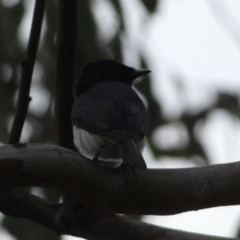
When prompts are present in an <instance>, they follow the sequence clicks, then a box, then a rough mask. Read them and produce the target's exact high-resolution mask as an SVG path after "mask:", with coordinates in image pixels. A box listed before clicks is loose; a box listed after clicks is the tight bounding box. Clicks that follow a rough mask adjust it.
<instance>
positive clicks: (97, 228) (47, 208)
mask: <svg viewBox="0 0 240 240" xmlns="http://www.w3.org/2000/svg"><path fill="white" fill-rule="evenodd" d="M0 211H1V212H3V213H4V214H7V215H10V216H12V217H17V218H20V217H21V218H27V219H31V220H33V221H35V222H37V223H39V224H41V225H43V226H45V227H47V228H50V229H52V230H54V231H56V232H57V233H58V234H67V235H72V236H76V237H84V238H86V239H90V240H128V239H132V240H152V239H156V240H157V239H158V240H220V239H222V240H224V239H225V240H227V239H229V240H230V239H232V238H221V237H213V236H206V235H200V234H193V233H187V232H183V231H177V230H171V229H167V228H163V227H157V226H154V225H151V224H147V223H143V222H139V221H136V220H132V219H128V218H126V217H123V216H118V215H114V214H108V213H97V214H96V213H95V212H91V210H90V209H85V208H82V209H79V210H78V211H77V212H76V213H75V215H73V216H71V219H61V218H60V216H61V211H62V205H61V204H50V203H48V202H46V201H45V200H44V199H42V198H39V197H36V196H33V195H31V194H29V193H27V192H25V191H23V190H19V189H0Z"/></svg>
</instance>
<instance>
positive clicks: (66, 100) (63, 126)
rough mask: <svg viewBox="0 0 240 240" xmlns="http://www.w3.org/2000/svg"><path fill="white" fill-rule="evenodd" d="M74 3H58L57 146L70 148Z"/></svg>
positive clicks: (75, 29)
mask: <svg viewBox="0 0 240 240" xmlns="http://www.w3.org/2000/svg"><path fill="white" fill-rule="evenodd" d="M76 36H77V1H76V0H68V1H66V0H59V12H58V30H57V73H56V75H57V76H56V77H57V80H56V93H55V94H56V95H55V121H56V128H57V142H58V145H60V146H62V147H65V148H69V149H74V146H73V134H72V124H71V109H72V104H73V97H72V95H73V94H72V93H73V90H72V87H73V82H74V77H75V76H74V75H75V55H76V54H75V53H76Z"/></svg>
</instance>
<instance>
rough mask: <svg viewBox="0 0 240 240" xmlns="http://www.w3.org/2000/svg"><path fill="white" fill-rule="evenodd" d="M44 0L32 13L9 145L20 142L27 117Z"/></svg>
mask: <svg viewBox="0 0 240 240" xmlns="http://www.w3.org/2000/svg"><path fill="white" fill-rule="evenodd" d="M44 6H45V0H36V2H35V8H34V13H33V20H32V26H31V32H30V37H29V41H28V46H27V54H26V60H23V61H22V64H21V66H22V72H21V79H20V88H19V94H18V99H17V110H16V114H15V117H14V121H13V124H12V128H11V132H10V138H9V143H10V144H12V143H17V142H19V140H20V137H21V133H22V129H23V124H24V121H25V118H26V115H27V110H28V104H29V101H30V100H31V98H30V96H29V91H30V86H31V79H32V73H33V68H34V63H35V59H36V54H37V49H38V43H39V38H40V33H41V28H42V21H43V15H44Z"/></svg>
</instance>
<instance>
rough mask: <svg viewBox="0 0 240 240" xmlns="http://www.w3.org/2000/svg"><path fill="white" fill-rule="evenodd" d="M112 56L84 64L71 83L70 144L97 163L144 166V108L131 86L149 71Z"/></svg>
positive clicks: (145, 124) (112, 165)
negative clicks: (72, 87) (73, 97)
mask: <svg viewBox="0 0 240 240" xmlns="http://www.w3.org/2000/svg"><path fill="white" fill-rule="evenodd" d="M150 72H151V71H150V70H147V69H140V70H136V69H134V68H132V67H128V66H126V65H124V64H121V63H119V62H117V61H115V60H112V59H102V60H96V61H95V62H92V63H89V64H87V65H85V66H84V67H83V68H82V70H81V74H80V76H79V77H78V78H77V80H76V83H75V86H74V95H75V102H74V105H73V108H72V124H73V136H74V144H75V146H76V148H77V149H78V150H79V153H80V154H81V155H83V156H85V157H88V158H91V159H92V160H96V161H98V162H99V163H100V164H101V165H104V166H111V167H119V166H120V165H121V164H122V163H123V165H124V166H125V167H128V168H140V169H146V168H147V166H146V163H145V161H144V159H143V157H142V154H141V151H142V149H143V146H144V142H145V135H146V132H147V127H148V118H147V113H146V108H145V106H144V104H143V101H142V100H141V99H140V97H139V96H138V94H137V93H136V92H135V91H134V90H133V89H132V84H133V82H134V80H135V79H136V78H138V77H141V76H144V75H146V74H148V73H150Z"/></svg>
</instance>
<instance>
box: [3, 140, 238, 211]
mask: <svg viewBox="0 0 240 240" xmlns="http://www.w3.org/2000/svg"><path fill="white" fill-rule="evenodd" d="M239 172H240V162H236V163H230V164H221V165H213V166H207V167H200V168H187V169H150V170H147V171H143V170H130V169H121V168H118V169H108V168H105V167H102V166H99V165H97V164H94V163H92V162H90V161H88V160H86V159H84V158H82V157H81V156H79V154H77V153H75V152H73V151H70V150H67V149H64V148H61V147H57V146H54V145H40V144H30V145H28V146H25V145H22V146H21V145H20V146H19V145H13V146H2V147H1V148H0V184H1V185H2V186H4V187H6V186H9V187H17V186H43V187H44V186H45V187H53V188H56V189H59V190H61V191H63V192H66V193H68V194H70V195H71V196H73V197H74V198H76V199H77V200H79V201H80V202H81V203H82V204H84V205H86V206H88V207H90V208H93V209H98V210H103V211H105V212H115V213H116V212H118V213H128V214H153V215H167V214H176V213H180V212H186V211H191V210H198V209H204V208H210V207H217V206H226V205H236V204H239V203H240V200H239V199H240V187H239V182H240V175H239Z"/></svg>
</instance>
